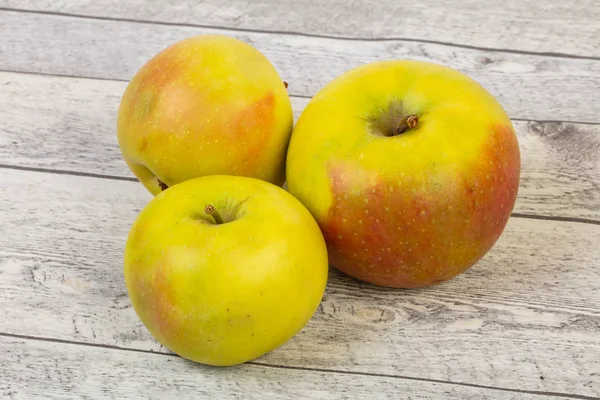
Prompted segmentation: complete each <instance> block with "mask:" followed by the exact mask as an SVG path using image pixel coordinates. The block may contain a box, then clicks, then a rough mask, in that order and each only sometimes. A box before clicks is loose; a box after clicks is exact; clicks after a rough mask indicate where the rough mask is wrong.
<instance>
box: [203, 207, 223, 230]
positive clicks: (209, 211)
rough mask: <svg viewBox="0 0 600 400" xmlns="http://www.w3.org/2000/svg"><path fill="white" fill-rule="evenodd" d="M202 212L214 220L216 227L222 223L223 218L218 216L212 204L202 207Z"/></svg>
mask: <svg viewBox="0 0 600 400" xmlns="http://www.w3.org/2000/svg"><path fill="white" fill-rule="evenodd" d="M204 212H205V213H207V214H208V215H211V216H212V217H213V218H214V220H215V222H216V223H217V225H221V224H222V223H223V218H222V217H221V214H219V212H218V211H217V209H216V208H215V207H214V206H213V205H212V204H209V205H207V206H206V207H204Z"/></svg>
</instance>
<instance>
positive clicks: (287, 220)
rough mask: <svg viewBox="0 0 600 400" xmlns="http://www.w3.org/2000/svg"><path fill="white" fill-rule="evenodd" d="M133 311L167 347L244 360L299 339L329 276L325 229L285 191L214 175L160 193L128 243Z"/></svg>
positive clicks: (193, 356)
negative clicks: (320, 228)
mask: <svg viewBox="0 0 600 400" xmlns="http://www.w3.org/2000/svg"><path fill="white" fill-rule="evenodd" d="M124 274H125V282H126V285H127V289H128V293H129V296H130V299H131V303H132V305H133V308H134V310H135V312H136V313H137V315H138V316H139V318H140V319H141V321H142V322H143V323H144V325H145V326H146V328H147V329H148V331H150V333H151V334H152V335H153V336H154V337H155V338H156V339H157V340H158V341H159V342H160V343H161V344H162V345H164V346H165V347H166V348H168V349H170V350H171V351H173V352H175V353H177V354H178V355H180V356H182V357H184V358H187V359H189V360H192V361H196V362H199V363H203V364H210V365H218V366H224V365H234V364H239V363H243V362H246V361H248V360H252V359H254V358H256V357H259V356H261V355H263V354H265V353H267V352H269V351H271V350H273V349H275V348H276V347H278V346H280V345H281V344H283V343H284V342H286V341H287V340H289V339H290V338H291V337H292V336H294V335H295V334H296V333H297V332H298V331H299V330H300V329H301V328H302V327H303V326H304V325H305V324H306V323H307V322H308V320H309V319H310V318H311V316H312V315H313V313H314V312H315V310H316V309H317V307H318V305H319V303H320V301H321V298H322V297H323V293H324V290H325V284H326V281H327V274H328V262H327V248H326V245H325V241H324V239H323V236H322V234H321V232H320V230H319V226H318V225H317V223H316V222H315V220H314V219H313V217H312V215H311V214H310V213H309V212H308V210H306V208H304V206H303V205H302V204H301V203H300V202H299V201H298V200H296V199H295V198H294V197H293V196H292V195H290V194H289V193H288V192H286V191H285V190H283V189H281V188H279V187H277V186H275V185H272V184H270V183H267V182H265V181H262V180H258V179H255V178H247V177H237V176H207V177H200V178H195V179H191V180H188V181H185V182H183V183H180V184H178V185H175V186H173V187H171V188H169V189H167V190H165V191H164V192H162V193H160V194H159V195H157V196H156V197H154V198H153V199H152V201H150V203H148V205H147V206H146V207H145V208H144V209H143V210H142V211H141V213H140V214H139V216H138V217H137V219H136V221H135V222H134V224H133V226H132V228H131V231H130V233H129V236H128V239H127V243H126V247H125V267H124Z"/></svg>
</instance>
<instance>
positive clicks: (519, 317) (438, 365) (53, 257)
mask: <svg viewBox="0 0 600 400" xmlns="http://www.w3.org/2000/svg"><path fill="white" fill-rule="evenodd" d="M0 173H1V179H0V209H1V210H3V213H2V214H0V219H1V221H0V315H2V329H1V331H4V332H5V333H12V334H23V335H34V336H44V337H51V338H58V339H64V340H77V341H82V342H88V343H97V344H109V345H117V346H122V347H129V348H136V349H145V350H154V351H159V352H162V351H165V350H164V349H162V348H161V347H160V346H159V345H158V344H157V343H156V342H155V341H154V340H153V339H152V338H151V337H150V336H149V334H148V333H147V331H146V330H145V329H144V327H143V326H142V325H141V323H140V322H139V320H138V319H137V317H136V315H135V313H134V311H133V310H132V309H131V306H130V303H129V300H128V298H127V294H126V290H125V285H124V282H123V277H122V252H123V245H124V242H125V238H126V235H127V232H128V229H129V226H130V224H131V222H132V221H133V220H134V218H135V216H136V214H137V212H138V211H139V210H140V208H141V207H143V205H144V204H145V203H146V202H147V201H148V200H149V199H150V195H149V194H147V193H146V192H145V189H144V188H143V187H142V186H141V185H139V184H137V183H136V182H127V181H114V180H109V179H98V178H89V177H76V176H65V175H56V174H48V173H37V172H29V171H15V170H9V169H0ZM25 200H26V201H25ZM599 241H600V226H598V225H593V224H583V223H571V222H557V221H540V220H531V219H523V218H512V219H511V221H510V223H509V225H508V227H507V230H506V232H505V233H504V235H503V236H502V238H501V239H500V241H499V242H498V244H497V245H496V246H495V248H494V249H493V250H492V251H491V252H490V253H489V254H488V255H487V256H486V257H485V258H484V260H482V261H481V262H480V263H478V264H477V265H476V266H475V267H474V268H473V269H471V270H470V271H469V272H467V273H465V274H463V275H461V276H459V277H458V278H456V279H454V280H452V281H450V282H448V283H446V284H443V285H440V286H436V287H432V288H428V289H423V290H405V291H402V290H390V289H384V288H377V287H373V286H370V285H363V284H359V283H357V282H356V281H354V280H352V279H350V278H348V277H346V276H343V275H341V274H339V273H337V272H335V271H332V273H331V278H330V281H329V284H328V289H327V293H326V296H325V299H324V301H323V303H322V305H321V307H320V308H319V311H318V312H317V313H316V314H315V316H314V318H313V319H312V320H311V321H310V323H309V324H308V325H307V327H306V328H305V329H304V330H303V331H302V332H301V333H300V334H299V335H297V336H296V337H295V338H294V339H293V340H291V341H290V342H289V343H287V344H286V345H285V346H283V347H282V348H281V349H278V350H276V351H274V352H273V353H271V354H269V355H267V356H265V357H263V358H261V359H260V362H262V363H268V364H277V365H285V366H297V367H313V368H322V369H336V370H345V371H357V372H368V373H384V374H391V375H402V376H409V377H419V378H429V379H438V380H443V381H451V382H461V383H468V384H479V385H487V386H495V387H505V388H512V389H524V390H538V391H546V392H561V393H574V394H578V395H585V396H598V395H600V363H598V359H599V357H600V288H599V286H598V282H600V269H598V263H599V262H600V249H599V248H598V247H597V243H598V242H599Z"/></svg>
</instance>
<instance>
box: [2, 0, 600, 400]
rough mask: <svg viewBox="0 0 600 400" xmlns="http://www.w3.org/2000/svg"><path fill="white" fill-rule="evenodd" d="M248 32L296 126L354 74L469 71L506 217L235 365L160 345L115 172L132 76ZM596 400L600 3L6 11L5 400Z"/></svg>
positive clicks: (329, 299) (171, 2) (364, 288)
mask: <svg viewBox="0 0 600 400" xmlns="http://www.w3.org/2000/svg"><path fill="white" fill-rule="evenodd" d="M209 32H210V33H221V34H227V35H231V36H234V37H237V38H239V39H242V40H244V41H246V42H248V43H250V44H252V45H254V46H256V47H257V48H258V49H259V50H261V51H262V52H263V53H264V54H265V55H266V56H267V57H269V59H270V60H271V61H272V62H273V63H274V64H275V66H276V67H277V69H278V70H279V71H280V73H281V75H282V77H283V78H284V79H285V80H287V81H288V82H289V83H290V88H289V91H290V94H291V95H292V96H293V97H292V101H293V105H294V111H295V115H296V116H298V114H299V113H300V112H301V110H302V108H303V107H304V106H305V104H306V103H307V102H308V100H309V98H310V96H311V95H313V94H314V93H315V92H316V91H317V90H318V89H319V88H320V87H321V86H323V85H324V84H325V83H326V82H328V81H329V80H331V79H332V78H334V77H335V76H336V75H338V74H340V73H341V72H343V71H346V70H348V69H350V68H353V67H355V66H357V65H360V64H363V63H366V62H370V61H374V60H382V59H391V58H411V59H419V60H429V61H435V62H438V63H443V64H446V65H449V66H451V67H454V68H457V69H459V70H461V71H463V72H466V73H467V74H469V75H471V76H472V77H474V78H475V79H476V80H478V81H479V82H480V83H482V84H483V85H484V86H485V87H486V88H487V89H488V90H490V91H491V92H492V93H493V94H494V95H495V96H497V98H498V99H499V101H500V102H501V103H502V104H503V105H504V107H505V108H506V110H507V111H508V113H509V115H510V116H511V118H512V119H513V123H514V125H515V128H516V130H517V134H518V137H519V142H520V146H521V151H522V180H521V186H520V191H519V197H518V201H517V205H516V207H515V210H514V214H513V217H512V218H511V220H510V222H509V224H508V226H507V228H506V231H505V233H504V235H503V236H502V238H501V239H500V241H499V242H498V243H497V245H496V246H495V247H494V248H493V249H492V251H491V252H490V253H489V254H488V255H487V256H486V257H485V258H484V259H483V260H482V261H481V262H479V263H478V264H477V265H476V266H475V267H473V268H472V269H471V270H470V271H468V272H467V273H465V274H463V275H461V276H459V277H458V278H456V279H454V280H452V281H450V282H448V283H446V284H443V285H440V286H436V287H432V288H428V289H422V290H390V289H384V288H378V287H374V286H370V285H366V284H361V283H358V282H356V281H354V280H352V279H350V278H348V277H346V276H343V275H342V274H340V273H337V272H335V271H332V272H331V278H330V282H329V284H328V288H327V292H326V295H325V298H324V300H323V303H322V305H321V306H320V308H319V310H318V312H317V313H316V314H315V316H314V317H313V319H312V320H311V321H310V323H309V324H308V325H307V326H306V328H305V329H304V330H303V331H302V332H301V333H300V334H298V335H297V336H296V337H295V338H294V339H292V340H291V341H290V342H288V343H287V344H286V345H284V346H283V347H281V348H280V349H277V350H275V351H273V352H272V353H270V354H268V355H266V356H264V357H262V358H260V359H258V360H256V361H253V362H250V363H248V364H246V365H243V366H238V367H233V368H226V369H218V368H209V367H204V366H200V365H196V364H193V363H191V362H188V361H185V360H183V359H181V358H179V357H176V356H174V355H172V354H170V353H169V352H168V351H167V350H166V349H164V348H162V347H161V346H160V345H159V344H158V343H157V342H156V341H155V340H154V339H153V338H152V337H151V336H150V335H149V334H148V332H147V331H146V330H145V328H144V327H143V326H142V325H141V323H140V322H139V320H138V318H137V317H136V315H135V313H134V311H133V310H132V308H131V305H130V303H129V300H128V297H127V293H126V289H125V285H124V281H123V276H122V254H123V246H124V242H125V239H126V236H127V233H128V230H129V227H130V224H131V223H132V222H133V220H134V218H135V217H136V214H137V213H138V212H139V210H140V209H141V208H142V207H143V206H144V205H145V204H146V203H147V202H148V201H149V200H150V195H149V194H148V193H147V192H146V191H145V189H144V188H143V187H142V185H141V184H139V183H137V182H136V181H135V179H134V178H133V176H132V174H131V173H130V172H129V170H128V169H127V167H126V166H125V164H124V162H123V161H122V159H121V156H120V152H119V149H118V146H117V141H116V134H115V125H116V111H117V107H118V104H119V101H120V96H121V95H122V93H123V91H124V89H125V86H126V84H127V81H128V80H129V79H130V78H131V77H132V76H133V74H134V73H135V72H136V71H137V69H138V68H139V67H140V66H141V65H142V64H143V63H144V62H145V61H147V60H148V59H149V58H150V57H151V56H152V55H154V54H155V53H156V52H158V51H160V50H161V49H162V48H164V47H165V46H167V45H168V44H170V43H172V42H174V41H176V40H179V39H182V38H184V37H187V36H190V35H196V34H202V33H209ZM599 396H600V3H599V2H598V1H595V0H582V1H576V0H568V1H560V0H551V1H525V0H505V1H503V2H491V1H483V0H465V1H459V0H421V1H404V0H403V1H394V0H382V1H380V2H373V1H369V0H361V1H358V0H327V1H325V0H323V1H301V0H291V1H283V0H260V1H254V0H229V1H223V0H205V1H195V0H178V1H175V0H149V1H142V0H132V1H122V0H102V1H100V0H96V1H92V0H85V1H76V0H44V1H42V0H39V1H33V0H32V1H26V0H0V397H2V398H15V399H31V398H34V397H39V398H44V399H48V398H56V399H64V398H79V397H86V398H126V397H129V398H158V397H164V398H169V397H173V398H175V397H177V398H210V397H214V398H244V399H245V398H295V399H298V398H325V399H329V398H368V399H371V398H390V399H399V398H411V399H532V400H533V399H560V398H574V399H593V398H598V397H599Z"/></svg>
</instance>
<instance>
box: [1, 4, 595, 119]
mask: <svg viewBox="0 0 600 400" xmlns="http://www.w3.org/2000/svg"><path fill="white" fill-rule="evenodd" d="M0 20H1V21H2V23H1V24H0V37H2V40H0V70H6V71H24V72H40V73H48V74H61V75H74V76H84V77H95V78H104V79H120V80H128V79H130V78H131V77H132V76H133V75H134V73H135V72H136V71H137V70H138V68H139V67H141V66H142V65H143V64H144V62H146V61H147V60H148V59H149V58H150V57H151V56H153V55H154V54H156V53H157V52H159V51H160V50H162V49H163V48H164V47H166V46H167V45H169V44H171V43H173V42H175V41H177V40H180V39H183V38H185V37H188V36H192V35H197V34H203V33H220V34H226V35H231V36H234V37H237V38H239V39H242V40H244V41H246V42H247V43H250V44H252V45H254V46H255V47H257V48H258V49H259V50H261V51H262V52H263V53H264V54H265V55H266V56H267V57H268V58H269V59H270V60H271V61H272V62H273V64H274V65H275V66H276V67H277V69H278V70H279V71H280V73H281V75H282V77H283V79H285V80H287V81H288V82H289V83H290V89H289V90H290V93H291V94H293V95H297V96H311V95H313V94H315V93H316V92H317V91H318V90H319V89H320V88H321V87H323V86H324V85H325V84H326V83H327V82H329V81H330V80H332V79H333V78H335V77H336V76H338V75H340V74H341V73H343V72H345V71H347V70H349V69H351V68H353V67H356V66H358V65H362V64H365V63H368V62H372V61H377V60H386V59H396V58H400V59H405V58H410V59H416V60H424V61H432V62H436V63H441V64H444V65H448V66H450V67H453V68H456V69H458V70H460V71H462V72H465V73H467V74H468V75H469V76H471V77H473V78H474V79H475V80H477V81H478V82H480V83H481V84H482V85H483V86H484V87H486V88H487V89H488V90H489V91H490V92H491V93H492V94H493V95H495V96H496V97H497V98H498V100H499V101H500V103H501V104H502V105H503V106H504V107H505V108H506V110H507V112H508V114H509V115H510V116H511V117H512V118H520V119H530V120H559V121H572V122H576V121H579V122H600V114H599V113H598V108H597V104H598V103H600V90H598V89H599V88H600V61H598V60H582V59H566V58H558V57H547V56H535V55H526V54H511V53H502V52H489V51H481V50H470V49H462V48H451V47H448V46H442V45H437V44H428V43H414V42H407V41H389V42H372V41H346V40H339V39H326V38H311V37H302V36H297V35H284V34H280V35H273V34H265V33H253V32H240V31H229V30H219V29H209V28H195V27H181V26H165V25H156V24H149V23H136V22H122V21H106V20H95V19H86V18H72V17H62V16H54V15H42V14H29V13H19V12H8V11H0Z"/></svg>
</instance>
